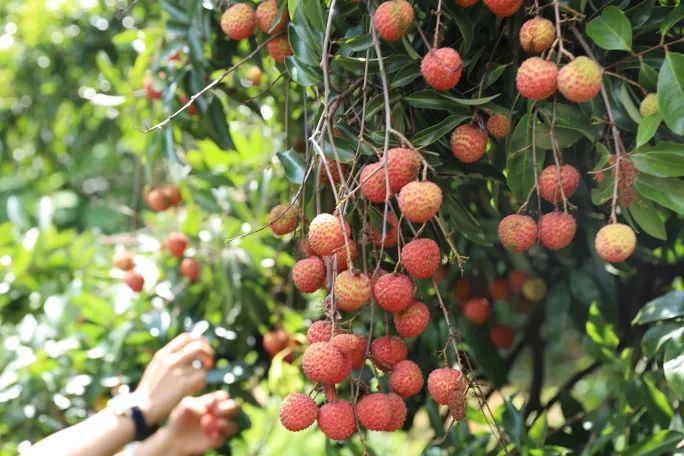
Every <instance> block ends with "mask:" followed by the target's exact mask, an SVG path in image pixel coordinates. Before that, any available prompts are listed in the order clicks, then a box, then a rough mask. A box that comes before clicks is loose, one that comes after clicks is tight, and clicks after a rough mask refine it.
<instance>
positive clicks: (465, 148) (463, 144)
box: [451, 124, 487, 163]
mask: <svg viewBox="0 0 684 456" xmlns="http://www.w3.org/2000/svg"><path fill="white" fill-rule="evenodd" d="M486 149H487V135H486V134H485V132H484V131H482V129H481V128H480V127H477V126H475V125H471V124H464V125H460V126H458V127H456V129H454V131H453V132H452V133H451V152H452V153H453V154H454V157H456V158H458V159H459V160H461V161H462V162H463V163H473V162H476V161H478V160H479V159H480V158H482V156H483V155H484V153H485V150H486Z"/></svg>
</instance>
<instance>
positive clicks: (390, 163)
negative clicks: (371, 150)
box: [381, 0, 421, 194]
mask: <svg viewBox="0 0 684 456" xmlns="http://www.w3.org/2000/svg"><path fill="white" fill-rule="evenodd" d="M391 1H392V0H391ZM420 165H421V160H420V155H419V154H418V152H416V151H415V150H413V149H408V148H405V147H395V148H394V149H390V150H388V151H387V173H388V174H389V182H390V190H391V191H392V193H393V194H394V193H396V192H398V191H399V190H401V189H402V188H403V187H404V185H406V184H408V183H409V182H411V181H414V180H416V178H417V177H418V172H419V171H420ZM381 174H382V173H381ZM383 178H384V176H383Z"/></svg>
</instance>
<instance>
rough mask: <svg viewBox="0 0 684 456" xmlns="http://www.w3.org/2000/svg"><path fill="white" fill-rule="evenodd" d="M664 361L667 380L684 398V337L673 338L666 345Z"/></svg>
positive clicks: (679, 395)
mask: <svg viewBox="0 0 684 456" xmlns="http://www.w3.org/2000/svg"><path fill="white" fill-rule="evenodd" d="M675 341H676V342H677V343H674V342H675ZM663 361H664V364H663V373H664V374H665V378H666V379H667V382H668V383H669V384H670V387H671V388H672V390H673V391H674V392H675V394H676V395H677V396H678V397H679V398H680V399H684V339H681V338H680V339H673V340H672V341H671V342H670V343H669V344H668V345H667V346H666V347H665V356H664V357H663Z"/></svg>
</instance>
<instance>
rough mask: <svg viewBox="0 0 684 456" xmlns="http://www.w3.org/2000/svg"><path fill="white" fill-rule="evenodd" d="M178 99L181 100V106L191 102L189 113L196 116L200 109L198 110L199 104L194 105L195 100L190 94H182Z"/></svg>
mask: <svg viewBox="0 0 684 456" xmlns="http://www.w3.org/2000/svg"><path fill="white" fill-rule="evenodd" d="M178 101H179V102H180V105H181V106H185V105H186V104H188V103H190V105H188V107H187V108H186V109H187V111H188V114H190V115H191V116H196V115H197V114H198V113H199V111H198V110H197V106H195V105H194V100H192V99H191V98H190V97H189V96H187V95H181V96H180V97H179V98H178Z"/></svg>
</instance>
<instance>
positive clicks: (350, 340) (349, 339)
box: [330, 334, 367, 369]
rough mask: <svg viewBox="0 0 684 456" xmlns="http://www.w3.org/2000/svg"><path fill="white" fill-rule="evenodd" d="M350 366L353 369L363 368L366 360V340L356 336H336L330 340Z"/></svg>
mask: <svg viewBox="0 0 684 456" xmlns="http://www.w3.org/2000/svg"><path fill="white" fill-rule="evenodd" d="M330 343H331V344H333V345H334V346H335V348H337V349H338V350H339V351H340V352H341V353H342V354H343V355H344V356H345V358H346V359H347V361H348V362H349V363H350V364H351V367H352V368H353V369H359V368H360V367H361V366H363V362H364V360H365V358H366V343H367V339H366V338H365V337H363V336H360V335H358V334H337V335H336V336H335V337H333V338H332V339H331V340H330Z"/></svg>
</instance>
